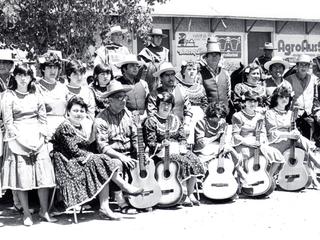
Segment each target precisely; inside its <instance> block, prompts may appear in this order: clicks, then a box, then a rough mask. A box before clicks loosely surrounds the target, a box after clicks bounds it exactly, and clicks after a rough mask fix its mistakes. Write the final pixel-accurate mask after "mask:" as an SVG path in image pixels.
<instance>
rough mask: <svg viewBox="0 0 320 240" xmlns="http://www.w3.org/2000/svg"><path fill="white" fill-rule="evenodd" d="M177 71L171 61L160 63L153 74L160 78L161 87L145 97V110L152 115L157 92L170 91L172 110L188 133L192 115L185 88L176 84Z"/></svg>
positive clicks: (155, 108) (154, 110)
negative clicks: (173, 102) (172, 98)
mask: <svg viewBox="0 0 320 240" xmlns="http://www.w3.org/2000/svg"><path fill="white" fill-rule="evenodd" d="M177 72H178V69H177V68H176V67H174V66H173V65H172V63H170V62H163V63H162V64H161V65H160V67H159V70H158V71H156V72H155V73H154V74H153V76H154V77H157V78H160V82H161V87H158V88H157V89H156V91H155V92H153V93H150V94H149V96H148V99H147V112H148V115H152V114H155V113H156V112H157V107H156V98H157V94H159V93H162V92H165V91H166V92H170V93H172V94H173V96H174V101H175V104H174V107H173V109H172V112H173V113H174V114H176V115H177V116H178V117H179V119H180V121H181V122H183V123H184V127H185V131H186V133H187V134H188V133H189V126H190V121H191V117H192V113H191V103H190V101H189V97H188V94H187V93H186V92H185V90H184V89H183V88H182V87H181V86H180V85H178V84H176V73H177Z"/></svg>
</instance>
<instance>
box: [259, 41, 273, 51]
mask: <svg viewBox="0 0 320 240" xmlns="http://www.w3.org/2000/svg"><path fill="white" fill-rule="evenodd" d="M260 49H263V50H277V49H276V48H274V47H273V43H271V42H265V43H264V46H263V47H260Z"/></svg>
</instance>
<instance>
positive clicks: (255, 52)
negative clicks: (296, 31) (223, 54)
mask: <svg viewBox="0 0 320 240" xmlns="http://www.w3.org/2000/svg"><path fill="white" fill-rule="evenodd" d="M265 42H271V32H249V33H248V63H251V62H252V61H253V60H254V59H255V58H256V57H259V56H261V55H262V54H263V50H262V48H261V47H263V46H264V43H265Z"/></svg>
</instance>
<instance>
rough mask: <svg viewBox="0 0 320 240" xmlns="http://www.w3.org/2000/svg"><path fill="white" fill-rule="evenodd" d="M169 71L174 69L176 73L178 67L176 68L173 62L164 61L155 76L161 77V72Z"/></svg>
mask: <svg viewBox="0 0 320 240" xmlns="http://www.w3.org/2000/svg"><path fill="white" fill-rule="evenodd" d="M167 71H174V72H175V73H177V72H178V69H177V68H175V67H174V66H173V65H172V63H171V62H163V63H162V64H161V65H160V68H159V70H158V71H156V72H155V73H154V74H153V76H154V77H159V76H160V75H161V73H164V72H167Z"/></svg>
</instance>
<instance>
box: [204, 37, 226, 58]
mask: <svg viewBox="0 0 320 240" xmlns="http://www.w3.org/2000/svg"><path fill="white" fill-rule="evenodd" d="M206 48H207V50H206V51H203V52H200V55H203V54H207V53H212V52H217V53H221V49H220V43H219V42H218V40H217V39H216V38H215V37H209V38H208V39H207V45H206Z"/></svg>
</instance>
